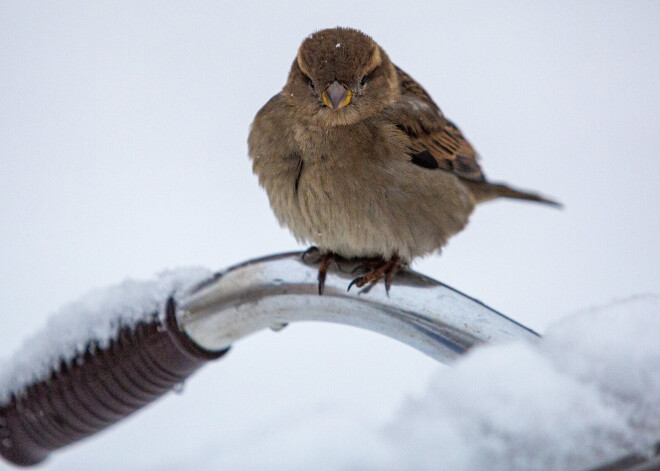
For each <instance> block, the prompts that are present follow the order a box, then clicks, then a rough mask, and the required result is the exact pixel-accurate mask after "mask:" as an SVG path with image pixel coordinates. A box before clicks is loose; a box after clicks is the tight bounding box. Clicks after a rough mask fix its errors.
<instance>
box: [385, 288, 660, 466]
mask: <svg viewBox="0 0 660 471" xmlns="http://www.w3.org/2000/svg"><path fill="white" fill-rule="evenodd" d="M659 333H660V296H652V295H650V296H643V297H638V298H634V299H629V300H627V301H623V302H618V303H616V304H614V305H611V306H608V307H605V308H601V309H594V310H591V311H589V312H583V313H580V314H577V315H575V316H571V317H569V318H567V319H565V320H563V321H562V322H560V323H559V324H557V325H555V326H553V327H551V328H550V329H549V331H548V332H547V334H546V335H545V337H544V338H543V340H542V341H541V342H540V343H539V344H538V345H530V344H522V343H516V344H510V345H500V346H487V347H482V348H479V349H476V350H475V351H474V352H472V353H471V354H469V355H468V356H467V357H465V358H463V359H461V360H460V361H458V362H457V363H456V364H455V365H454V367H453V368H449V369H445V370H442V371H441V372H439V373H438V374H437V375H436V377H435V378H434V380H433V381H432V383H431V384H430V386H429V389H428V391H427V392H426V394H425V395H424V397H420V398H416V399H411V400H409V401H407V403H406V404H404V405H403V406H402V408H401V410H400V411H399V414H398V418H397V419H396V420H395V421H394V422H393V423H391V424H390V425H389V426H388V427H387V433H386V435H387V439H388V441H389V442H390V445H389V446H391V447H393V448H394V452H393V463H394V464H393V466H392V468H397V467H406V468H409V469H442V470H444V469H447V470H470V469H489V470H545V469H557V470H573V469H575V470H579V469H585V468H588V467H592V466H595V465H598V464H603V463H604V462H607V461H609V460H612V459H615V458H618V457H621V456H623V455H626V454H628V453H633V452H636V453H649V452H650V451H651V448H652V446H653V445H654V444H655V443H656V442H660V341H658V335H659Z"/></svg>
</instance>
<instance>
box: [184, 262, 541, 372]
mask: <svg viewBox="0 0 660 471" xmlns="http://www.w3.org/2000/svg"><path fill="white" fill-rule="evenodd" d="M357 265H359V263H358V262H355V261H346V262H345V263H340V264H339V265H338V266H336V265H334V264H333V265H332V266H331V267H330V269H329V270H328V277H327V279H326V282H325V291H324V294H323V296H319V294H318V292H317V270H318V266H317V265H315V264H313V263H310V262H308V261H303V258H302V254H301V253H300V252H294V253H286V254H281V255H274V256H270V257H264V258H260V259H256V260H252V261H249V262H246V263H242V264H240V265H236V266H234V267H232V268H229V269H228V270H226V271H224V272H222V273H219V274H217V275H216V276H215V277H214V278H213V279H212V280H210V281H208V282H205V283H203V284H202V285H200V286H198V287H196V288H194V289H193V290H192V291H191V293H190V294H189V295H188V296H187V297H186V298H185V299H184V301H183V302H182V303H181V304H180V305H179V307H178V312H177V319H178V322H179V324H180V326H181V328H182V329H183V330H184V331H185V332H186V333H187V334H188V335H189V336H190V337H191V338H192V339H193V340H194V341H195V342H196V343H198V344H199V345H200V346H201V347H204V348H206V349H209V350H219V349H222V348H226V347H228V346H230V345H231V344H232V343H234V342H235V341H236V340H238V339H240V338H242V337H245V336H246V335H249V334H251V333H253V332H257V331H259V330H262V329H265V328H272V329H273V330H279V329H281V328H283V327H284V326H285V325H287V324H288V323H291V322H296V321H325V322H335V323H339V324H346V325H352V326H355V327H362V328H364V329H368V330H372V331H374V332H378V333H381V334H384V335H387V336H389V337H392V338H394V339H397V340H399V341H401V342H404V343H406V344H408V345H410V346H411V347H414V348H416V349H418V350H420V351H422V352H424V353H426V354H427V355H429V356H431V357H433V358H435V359H436V360H438V361H441V362H443V363H447V362H449V361H451V360H452V359H454V358H456V357H457V356H459V355H461V354H463V353H465V352H466V351H467V350H469V349H470V348H471V347H472V346H474V345H477V344H480V343H484V342H489V343H490V342H506V341H511V340H515V339H524V340H530V341H534V340H537V339H538V338H539V336H538V334H537V333H535V332H534V331H532V330H530V329H528V328H527V327H525V326H523V325H521V324H519V323H517V322H515V321H513V320H512V319H509V318H508V317H506V316H504V315H502V314H500V313H499V312H497V311H495V310H493V309H491V308H489V307H488V306H486V305H484V304H482V303H481V302H479V301H477V300H475V299H473V298H470V297H469V296H466V295H465V294H463V293H460V292H459V291H456V290H455V289H453V288H450V287H449V286H447V285H444V284H442V283H439V282H437V281H435V280H433V279H431V278H428V277H426V276H424V275H421V274H419V273H416V272H414V271H412V270H407V269H405V270H402V271H400V272H399V273H398V274H397V275H396V276H395V278H394V280H393V282H392V289H391V290H390V294H389V296H388V295H387V294H386V293H385V287H384V286H383V283H380V284H379V285H377V286H376V287H374V288H373V289H372V290H371V291H370V292H369V293H363V294H359V292H358V291H357V290H351V291H350V292H347V291H346V288H347V286H348V284H349V283H350V281H351V280H352V279H353V278H355V276H356V275H355V274H354V273H353V271H354V269H355V268H356V266H357Z"/></svg>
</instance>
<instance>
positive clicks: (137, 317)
mask: <svg viewBox="0 0 660 471" xmlns="http://www.w3.org/2000/svg"><path fill="white" fill-rule="evenodd" d="M210 275H211V272H210V271H209V270H207V269H204V268H180V269H176V270H168V271H164V272H162V273H159V274H158V275H157V276H156V277H155V278H154V279H152V280H144V281H143V280H140V281H138V280H131V279H127V280H125V281H123V282H122V283H120V284H118V285H115V286H112V287H109V288H105V289H96V290H94V291H91V292H89V293H87V294H86V295H84V296H83V297H81V298H80V299H79V300H77V301H75V302H72V303H70V304H67V305H66V306H64V307H62V308H61V309H60V310H59V311H58V312H56V313H55V314H53V315H52V316H51V317H50V319H49V320H48V321H47V322H46V325H45V326H44V327H43V328H42V329H40V330H39V331H37V332H36V333H34V335H32V336H30V337H29V338H28V339H27V340H26V341H25V342H24V344H23V345H22V346H21V347H20V348H19V349H18V350H17V351H16V352H15V353H14V354H13V355H12V356H11V357H10V358H8V359H7V360H5V361H4V362H2V363H0V404H1V403H3V402H6V401H7V399H8V398H9V396H10V394H11V393H17V392H20V390H21V389H22V388H24V387H25V386H26V385H29V384H31V383H34V382H36V381H39V380H42V379H45V378H47V377H48V376H49V375H50V373H52V371H53V369H54V368H57V367H58V366H59V365H60V364H61V362H62V361H64V362H68V361H70V360H72V359H73V358H74V357H75V356H76V355H79V354H80V353H83V352H84V351H85V349H86V348H87V347H88V346H90V345H91V344H94V345H97V346H98V347H100V348H105V347H107V345H108V344H109V342H110V340H111V339H113V338H115V337H116V335H117V333H118V332H119V329H121V328H122V327H124V326H132V325H135V324H136V323H137V322H140V321H148V320H150V319H152V318H153V317H154V315H157V316H161V317H162V316H163V314H164V307H165V303H166V301H167V299H168V298H169V297H170V296H173V297H174V298H175V299H177V297H179V296H181V295H182V294H183V293H185V291H186V290H187V289H188V288H191V287H192V286H194V285H195V284H196V283H199V282H200V281H202V280H204V279H205V278H207V277H209V276H210Z"/></svg>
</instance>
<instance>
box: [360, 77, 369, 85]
mask: <svg viewBox="0 0 660 471" xmlns="http://www.w3.org/2000/svg"><path fill="white" fill-rule="evenodd" d="M365 83H367V76H366V75H365V76H364V77H362V80H361V81H360V85H362V86H363V87H364V84H365Z"/></svg>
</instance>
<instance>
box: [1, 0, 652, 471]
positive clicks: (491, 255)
mask: <svg viewBox="0 0 660 471" xmlns="http://www.w3.org/2000/svg"><path fill="white" fill-rule="evenodd" d="M322 11H323V13H322V14H319V12H320V10H319V8H314V7H310V5H309V2H307V1H305V0H287V1H286V2H277V1H270V0H269V1H268V2H266V1H260V2H256V3H253V2H233V3H231V4H230V3H225V2H39V3H37V2H25V1H13V2H12V1H10V0H6V1H4V2H3V3H2V13H1V14H0V44H2V46H1V47H0V59H1V60H0V64H2V66H1V67H0V110H1V111H0V262H1V265H0V300H2V303H1V307H0V357H1V358H9V357H10V356H11V355H12V354H13V353H14V352H16V351H17V349H18V348H19V347H20V345H21V344H22V343H23V341H24V339H25V338H26V337H27V336H29V335H32V334H33V333H34V332H36V331H37V330H38V329H40V328H42V327H43V326H44V324H45V322H46V319H47V316H48V313H50V312H52V310H53V309H55V308H57V307H58V306H62V305H63V304H64V303H66V302H68V301H70V300H72V299H75V298H76V297H77V296H79V295H80V294H81V293H84V292H85V291H87V290H88V289H89V288H90V287H91V286H107V285H110V284H112V283H114V282H116V281H117V280H121V279H123V278H124V277H125V276H127V275H128V274H130V275H132V276H136V277H139V278H143V279H145V278H149V277H150V276H151V274H153V272H154V270H156V269H158V268H159V267H164V266H170V267H176V266H182V265H189V264H194V265H202V266H209V267H212V268H214V269H215V268H221V267H226V266H230V265H232V264H234V263H239V262H241V261H243V260H247V259H250V258H254V257H256V256H261V255H265V254H267V253H277V252H286V251H290V250H294V249H296V245H295V241H294V240H293V238H292V237H291V235H290V234H289V233H288V232H287V231H286V230H283V229H282V228H280V227H279V226H278V224H277V221H276V220H275V218H274V216H273V214H272V211H271V209H270V207H269V205H268V200H267V197H266V195H265V193H264V192H263V191H262V190H261V189H259V187H258V184H257V182H256V179H255V177H254V175H253V174H252V172H251V169H250V162H249V159H248V157H247V146H246V139H247V133H248V127H249V124H250V122H251V120H252V119H253V118H254V115H255V113H256V112H257V110H258V109H259V108H260V107H261V106H263V104H264V103H266V101H267V100H268V99H269V98H270V97H271V96H272V95H273V94H275V93H276V92H277V91H278V90H280V89H281V87H282V86H283V85H284V82H285V81H286V77H287V74H288V71H289V68H290V66H291V63H292V61H293V60H294V59H295V54H296V51H297V48H298V46H299V45H300V42H301V41H302V40H303V39H304V38H305V36H307V35H308V34H310V33H311V32H313V31H314V30H316V29H319V28H325V27H329V26H334V25H343V26H352V27H356V28H359V29H361V30H363V31H365V32H366V33H368V34H370V35H371V36H373V37H374V38H375V39H376V40H377V41H378V42H379V43H380V45H381V46H383V48H384V49H385V51H386V52H387V53H388V55H389V57H390V58H391V59H392V60H393V61H394V63H396V64H397V65H398V66H400V67H402V68H403V69H404V70H405V71H406V72H408V73H409V74H411V75H412V76H413V77H414V78H415V79H416V80H418V81H419V82H420V83H421V84H422V85H423V86H424V88H425V89H426V90H427V91H428V92H429V93H430V94H431V96H432V97H433V99H434V100H436V101H437V103H438V105H439V106H440V107H441V108H442V111H443V112H444V113H445V114H446V115H447V117H449V118H450V119H451V120H452V121H453V122H455V123H456V124H457V125H458V126H460V128H461V130H462V131H463V132H464V133H465V135H466V136H467V138H468V139H469V140H470V142H471V143H472V144H473V145H474V146H475V147H476V149H477V150H478V152H479V154H480V155H481V157H482V160H481V162H482V164H483V167H484V170H485V172H486V174H487V175H488V176H489V177H490V178H492V179H493V180H497V181H505V182H508V183H510V184H513V185H516V186H520V187H523V188H528V189H532V190H538V191H542V192H544V193H546V194H548V195H550V196H553V197H556V198H558V199H559V200H560V201H561V202H562V203H564V204H565V209H564V210H562V211H553V210H549V209H545V210H544V208H540V207H538V206H534V205H531V204H524V203H516V202H512V201H501V202H493V203H487V204H484V205H483V207H480V208H478V209H477V211H476V212H475V213H474V215H473V217H472V220H471V222H470V225H469V226H468V228H467V230H465V231H464V232H462V233H461V234H459V235H457V236H456V237H455V238H453V239H452V240H451V242H450V244H449V246H448V247H447V249H446V250H445V251H444V253H443V254H442V255H441V256H433V257H429V258H427V259H424V260H422V261H420V262H419V263H416V264H415V265H414V267H413V268H414V269H416V270H418V271H420V272H422V273H424V274H427V275H429V276H431V277H433V278H435V279H438V280H441V281H442V282H444V283H447V284H449V285H451V286H454V287H456V288H457V289H460V290H461V291H463V292H465V293H468V294H470V295H471V296H474V297H476V298H477V299H480V300H483V301H484V302H486V303H487V304H488V305H490V306H492V307H493V308H495V309H497V310H498V311H500V312H503V313H505V314H506V315H507V316H509V317H512V318H513V319H516V320H517V321H520V322H522V323H523V324H525V325H528V326H529V327H531V328H533V329H534V330H536V331H538V332H542V333H543V332H548V334H549V336H550V338H551V337H552V334H551V332H549V331H548V326H549V325H551V324H554V323H556V322H557V321H558V320H559V319H560V318H563V317H565V316H566V315H567V314H568V313H571V312H574V311H575V310H576V309H580V308H582V307H584V306H593V305H599V304H603V303H607V302H609V301H611V300H612V299H614V298H624V297H627V296H630V295H632V294H635V293H643V292H657V291H658V289H659V288H658V287H660V244H658V235H657V234H659V233H660V218H658V217H657V214H658V213H659V212H660V185H658V180H659V179H660V159H659V158H658V149H659V148H660V132H659V130H658V125H659V123H660V121H659V120H658V110H659V109H660V93H658V90H659V89H658V77H659V76H660V41H658V24H660V2H657V1H655V2H654V1H638V2H635V3H634V5H632V4H631V3H630V2H629V1H625V0H618V1H617V0H614V1H610V2H574V1H573V2H570V1H562V2H524V1H508V0H498V1H493V0H476V1H473V2H439V1H435V0H428V1H412V0H411V1H410V2H406V3H405V5H404V4H403V3H402V2H401V1H397V0H383V1H380V0H379V1H378V2H369V1H367V2H355V1H354V0H335V2H334V3H333V7H332V8H324V9H322ZM342 47H344V45H343V44H342ZM299 249H303V250H304V249H305V247H299ZM631 316H632V314H631ZM567 322H568V321H567ZM631 322H632V318H631ZM634 326H635V324H634V323H633V324H631V328H633V327H634ZM601 329H605V330H607V329H608V325H607V324H605V323H602V322H599V323H593V325H592V333H591V336H592V337H594V338H599V332H600V331H601ZM582 342H586V340H583V341H582ZM496 350H497V349H495V350H490V349H488V350H487V351H491V352H493V354H495V351H496ZM613 352H616V350H613ZM544 358H545V357H544ZM502 360H504V358H502ZM466 361H469V358H468V359H466ZM459 368H462V363H459V364H458V365H457V367H456V369H455V370H454V369H447V368H441V367H439V366H438V365H437V364H436V363H435V362H433V361H432V360H431V359H430V358H428V357H426V356H424V355H423V354H421V353H419V352H417V351H415V350H413V349H411V348H409V347H406V346H405V345H402V344H399V343H397V342H393V341H392V340H391V339H388V338H385V337H382V336H379V335H376V334H373V333H371V332H368V331H364V330H360V329H351V328H348V327H344V326H336V325H321V324H314V323H310V324H300V325H291V326H290V327H288V328H286V329H284V330H282V331H281V332H279V333H277V334H274V333H272V332H269V331H265V332H262V333H259V334H256V335H254V336H252V337H250V338H247V339H245V341H244V342H241V343H240V345H236V347H235V348H234V349H233V351H232V352H231V353H230V354H229V355H227V356H226V357H224V358H223V359H222V360H221V361H219V362H217V364H214V365H211V366H208V367H206V368H204V369H203V370H201V371H200V372H199V373H197V374H196V375H194V376H193V377H192V378H191V379H190V380H189V381H187V382H186V386H185V389H184V393H183V394H181V395H178V394H172V395H169V396H167V397H164V398H163V399H162V400H161V401H159V402H158V403H157V404H155V405H154V406H153V407H148V408H146V409H145V410H143V411H141V412H140V413H138V414H135V415H134V416H133V417H131V418H129V419H127V420H126V421H125V422H124V423H122V424H121V425H118V426H116V427H112V428H110V429H109V430H108V431H107V432H104V433H102V434H99V435H97V436H95V437H94V438H91V439H89V440H86V441H84V442H82V443H81V444H80V445H76V446H72V447H69V448H67V449H66V450H65V451H63V452H61V453H58V454H56V455H54V456H53V457H52V459H50V460H49V461H47V462H46V463H44V464H43V465H42V466H40V467H39V469H40V470H41V471H69V470H72V469H73V470H77V469H98V468H100V467H102V468H103V469H104V471H119V470H121V471H124V470H127V469H128V470H136V469H140V470H151V469H153V470H159V471H162V470H172V471H173V470H180V469H199V470H202V471H207V470H209V471H210V470H213V469H223V468H222V466H221V465H222V464H226V463H228V464H230V465H233V466H225V468H224V469H247V468H248V466H247V465H245V466H241V463H242V462H243V461H242V460H244V461H246V462H247V461H249V462H250V463H255V462H256V463H258V464H260V465H261V469H264V468H268V469H291V468H294V467H295V464H296V463H299V462H305V463H307V464H309V463H317V464H318V466H316V467H314V469H318V468H321V467H323V466H325V469H337V468H341V464H342V463H353V464H355V463H356V462H359V461H358V460H357V459H356V456H366V455H368V456H371V457H372V459H370V460H368V459H365V461H367V462H368V463H370V464H372V465H373V463H377V461H376V459H377V456H378V455H379V454H383V455H386V454H387V453H388V452H387V449H386V446H385V445H383V442H382V441H381V437H380V435H379V434H378V433H376V429H378V427H380V426H381V425H382V424H384V423H386V422H389V421H390V420H394V419H393V415H395V414H396V411H398V410H400V409H401V404H402V402H403V401H404V400H405V399H404V398H406V397H409V396H411V395H414V396H418V397H420V396H421V394H422V391H424V390H425V389H426V388H427V384H428V381H429V378H430V377H431V376H432V375H436V376H438V375H439V376H440V377H441V378H444V377H445V376H446V375H450V374H455V371H458V369H459ZM498 368H500V367H499V366H498ZM501 368H504V365H502V366H501ZM627 373H629V372H628V371H624V372H622V373H621V374H622V378H624V377H625V376H623V375H624V374H627ZM521 374H522V371H521ZM429 397H430V400H433V397H432V396H429ZM547 397H548V398H549V399H550V396H549V395H548V396H547ZM438 400H440V399H438ZM404 414H405V412H403V411H402V412H400V413H399V416H403V415H404ZM402 418H403V417H402ZM183 435H185V436H183ZM182 436H183V438H182ZM442 440H445V439H440V438H438V439H437V441H438V442H441V441H442ZM446 440H448V438H447V439H446ZM136 443H139V447H136ZM370 444H371V445H370ZM386 445H387V444H386ZM358 446H359V448H360V449H359V453H358V454H357V455H356V454H353V453H352V451H351V450H352V448H353V447H358ZM370 446H373V448H374V449H373V450H372V451H370ZM387 446H390V445H387ZM544 446H545V444H544ZM383 448H385V449H383ZM259 453H264V455H262V456H259ZM231 460H233V461H231ZM99 463H101V464H102V466H100V465H99ZM269 463H270V464H269ZM324 463H325V464H324ZM347 466H348V465H347ZM354 467H358V466H354ZM372 467H373V466H372ZM0 469H2V470H3V471H4V470H5V469H9V465H7V464H6V463H4V462H0Z"/></svg>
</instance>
